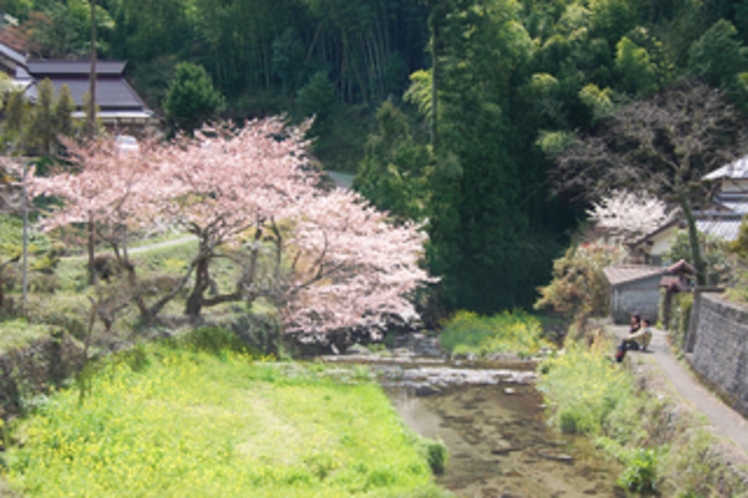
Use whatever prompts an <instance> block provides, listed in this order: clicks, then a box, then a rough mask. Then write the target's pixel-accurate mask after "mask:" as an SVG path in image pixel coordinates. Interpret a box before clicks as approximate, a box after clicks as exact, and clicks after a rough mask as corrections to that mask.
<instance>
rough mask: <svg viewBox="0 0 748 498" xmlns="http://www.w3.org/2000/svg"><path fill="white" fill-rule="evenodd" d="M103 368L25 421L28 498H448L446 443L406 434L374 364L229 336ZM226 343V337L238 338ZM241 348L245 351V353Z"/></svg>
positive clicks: (123, 358) (18, 439)
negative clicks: (341, 362) (282, 355)
mask: <svg viewBox="0 0 748 498" xmlns="http://www.w3.org/2000/svg"><path fill="white" fill-rule="evenodd" d="M205 334H206V332H205V331H202V332H201V333H200V334H197V335H195V337H193V338H192V340H191V339H190V338H189V337H188V338H187V339H186V340H180V341H179V342H178V343H177V342H176V341H172V342H171V343H168V344H147V345H142V346H138V347H136V348H134V349H132V350H130V351H128V352H124V353H120V354H117V355H113V356H111V357H109V358H107V359H105V360H102V361H101V362H99V363H97V365H96V369H95V373H94V374H93V375H92V376H91V377H90V378H89V379H88V381H89V382H88V390H87V391H86V393H85V398H84V399H83V402H82V403H81V397H80V393H79V392H78V391H77V390H76V389H71V390H61V391H58V392H55V393H53V394H52V395H50V396H49V397H47V398H45V399H44V402H39V403H37V404H36V406H35V409H34V411H33V413H31V414H30V415H29V416H27V417H26V418H24V419H20V420H18V421H16V423H15V424H14V427H13V430H12V432H11V437H12V439H13V440H14V444H11V447H10V448H9V449H8V451H7V452H6V455H5V460H6V463H7V471H6V477H7V479H8V481H9V483H10V485H11V486H12V488H13V489H14V490H16V491H17V492H19V493H21V494H23V495H24V496H45V497H46V496H72V495H75V496H111V497H116V496H144V497H148V496H154V497H155V496H159V497H161V496H184V495H189V496H224V497H232V496H237V497H238V496H257V497H263V496H266V497H274V496H288V497H294V496H304V497H310V496H320V497H322V496H324V497H335V496H341V497H342V496H350V495H351V494H356V495H360V496H377V497H387V496H406V497H407V496H411V497H431V496H434V497H438V496H444V495H446V493H445V492H443V491H442V490H440V489H439V488H437V487H436V486H435V485H434V484H433V481H432V470H434V471H438V470H440V469H443V467H444V464H445V461H446V452H445V451H444V446H443V445H442V444H441V443H435V442H433V441H430V440H426V439H424V438H421V437H420V436H417V435H416V434H414V433H413V432H412V431H411V430H410V429H408V428H407V427H405V426H404V424H403V423H402V422H401V420H400V418H399V416H398V414H397V412H396V411H395V410H394V409H393V408H392V406H391V404H390V403H389V401H388V399H387V397H386V396H385V395H384V393H383V392H382V390H381V388H380V387H379V386H378V385H377V384H376V383H375V382H374V381H373V379H371V378H370V376H369V373H368V370H366V369H362V368H360V367H353V368H341V367H338V366H336V367H327V366H324V365H320V364H310V365H303V364H299V363H293V362H287V363H281V362H275V361H272V360H264V359H261V358H260V359H258V358H256V357H252V356H250V354H249V353H248V352H247V351H246V350H242V349H243V348H241V347H237V346H236V343H235V342H234V341H233V340H231V338H230V337H229V336H228V335H225V337H224V336H222V335H221V334H219V333H218V331H216V330H213V331H212V332H211V340H209V341H206V340H205ZM224 339H225V340H224ZM237 350H238V351H237Z"/></svg>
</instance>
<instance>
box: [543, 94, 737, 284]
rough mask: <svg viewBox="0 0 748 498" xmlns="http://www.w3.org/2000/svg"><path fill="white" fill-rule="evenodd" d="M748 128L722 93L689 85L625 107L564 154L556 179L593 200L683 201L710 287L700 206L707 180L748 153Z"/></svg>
mask: <svg viewBox="0 0 748 498" xmlns="http://www.w3.org/2000/svg"><path fill="white" fill-rule="evenodd" d="M746 131H748V128H746V126H745V124H744V123H743V121H742V118H741V116H740V115H739V113H738V112H737V111H736V109H735V108H734V107H733V106H732V105H730V104H728V103H727V102H726V101H725V100H724V98H723V96H722V95H721V93H720V92H719V91H718V90H716V89H712V88H710V87H708V86H706V85H703V84H694V83H686V82H684V83H681V84H680V85H679V86H675V87H673V88H671V89H669V90H668V91H666V92H663V93H661V94H659V95H657V96H655V97H653V98H651V99H648V100H641V101H637V102H634V103H632V104H630V105H627V106H625V107H622V108H621V109H619V110H618V111H617V112H615V113H614V114H612V115H611V116H610V117H609V118H608V119H607V120H605V121H604V122H602V123H601V124H600V125H599V126H598V127H597V128H596V129H595V130H593V132H592V133H590V134H589V135H587V136H584V137H581V138H579V139H577V140H575V141H574V142H573V143H572V144H571V145H570V146H569V147H568V148H566V149H564V151H563V152H561V153H560V154H559V155H558V156H557V157H556V161H557V168H556V169H555V170H554V174H553V180H554V183H555V186H556V188H557V189H558V190H559V191H563V190H572V191H574V192H576V193H577V194H579V195H583V196H585V197H587V198H589V199H596V198H600V197H601V196H602V195H604V194H605V193H606V192H607V191H608V190H609V189H611V188H640V189H644V190H646V191H648V192H650V193H651V194H652V195H656V196H660V197H661V198H663V199H665V200H666V201H668V202H671V203H674V204H675V203H677V204H678V205H679V206H680V208H681V210H682V212H683V215H684V217H685V219H686V222H687V223H688V225H689V233H690V234H691V235H690V236H691V239H692V240H691V250H692V258H691V260H692V261H693V262H694V265H695V266H696V268H697V271H698V272H699V275H700V276H699V280H700V282H701V283H703V282H704V281H705V276H706V275H705V266H704V262H703V260H702V258H701V256H700V254H699V244H698V243H697V240H698V239H697V231H696V220H695V217H694V215H693V208H692V206H693V205H696V206H700V205H703V204H704V203H705V202H706V201H707V195H706V194H707V193H706V192H705V190H704V187H703V186H702V184H701V178H702V177H703V176H704V175H705V174H706V173H708V172H709V171H711V170H713V169H715V168H716V167H718V166H721V165H723V164H726V163H728V162H730V161H731V160H733V159H735V158H736V157H738V156H739V155H741V153H743V151H744V147H745V138H744V137H745V133H746Z"/></svg>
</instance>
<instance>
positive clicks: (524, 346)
mask: <svg viewBox="0 0 748 498" xmlns="http://www.w3.org/2000/svg"><path fill="white" fill-rule="evenodd" d="M542 335H543V330H542V326H541V323H540V321H539V320H538V319H537V318H535V317H533V316H531V315H529V314H527V313H525V312H523V311H521V310H516V311H513V312H509V311H505V312H504V313H501V314H497V315H493V316H480V315H478V314H477V313H472V312H469V311H460V312H458V313H456V314H455V315H454V316H453V317H452V318H450V319H449V320H447V321H446V322H445V324H444V328H443V330H442V331H441V334H440V335H439V344H440V345H441V346H442V347H443V348H445V349H447V350H448V351H450V352H451V353H452V355H453V356H465V355H469V354H472V355H475V356H477V357H479V358H487V357H491V356H496V355H501V354H512V355H517V356H519V357H520V358H527V357H531V356H535V355H537V353H538V352H539V351H540V350H541V348H542V347H543V346H548V345H549V344H548V343H547V342H546V341H544V340H543V337H542Z"/></svg>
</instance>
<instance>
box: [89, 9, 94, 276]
mask: <svg viewBox="0 0 748 498" xmlns="http://www.w3.org/2000/svg"><path fill="white" fill-rule="evenodd" d="M89 1H90V2H91V73H90V74H89V76H88V84H89V91H88V93H89V106H90V107H89V109H88V111H89V112H88V134H89V135H88V137H89V139H90V140H94V138H96V0H89ZM94 223H95V221H94V214H93V211H90V212H89V213H88V283H89V284H91V285H93V284H95V283H96V272H95V270H94V257H95V252H96V231H95V228H96V227H95V225H94Z"/></svg>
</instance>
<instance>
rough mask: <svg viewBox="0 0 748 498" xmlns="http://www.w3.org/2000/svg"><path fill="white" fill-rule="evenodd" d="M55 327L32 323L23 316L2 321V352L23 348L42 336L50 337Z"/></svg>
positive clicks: (0, 322) (0, 344) (0, 333)
mask: <svg viewBox="0 0 748 498" xmlns="http://www.w3.org/2000/svg"><path fill="white" fill-rule="evenodd" d="M52 332H53V327H52V326H50V325H45V324H30V323H28V322H27V321H26V320H24V319H23V318H17V319H14V320H5V321H0V353H4V352H7V351H9V350H11V349H16V348H22V347H23V346H26V345H28V344H31V343H32V342H34V341H35V340H37V339H41V338H42V337H49V335H50V334H51V333H52Z"/></svg>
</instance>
